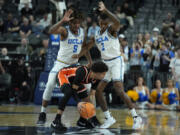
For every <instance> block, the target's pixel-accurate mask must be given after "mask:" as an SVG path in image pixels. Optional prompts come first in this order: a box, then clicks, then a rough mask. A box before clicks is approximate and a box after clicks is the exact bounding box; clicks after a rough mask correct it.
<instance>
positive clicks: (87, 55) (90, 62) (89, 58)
mask: <svg viewBox="0 0 180 135" xmlns="http://www.w3.org/2000/svg"><path fill="white" fill-rule="evenodd" d="M86 42H87V32H85V38H84V42H83V46H85V45H86ZM84 56H85V57H86V59H87V61H88V67H91V65H92V58H91V55H90V52H89V50H87V51H86V53H85V54H84Z"/></svg>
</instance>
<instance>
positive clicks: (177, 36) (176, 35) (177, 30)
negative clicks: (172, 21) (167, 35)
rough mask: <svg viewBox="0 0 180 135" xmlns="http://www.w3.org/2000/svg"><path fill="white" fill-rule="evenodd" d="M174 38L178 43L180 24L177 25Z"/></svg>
mask: <svg viewBox="0 0 180 135" xmlns="http://www.w3.org/2000/svg"><path fill="white" fill-rule="evenodd" d="M173 39H174V42H176V43H177V41H178V40H180V24H176V25H175V29H174V33H173Z"/></svg>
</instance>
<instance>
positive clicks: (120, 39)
mask: <svg viewBox="0 0 180 135" xmlns="http://www.w3.org/2000/svg"><path fill="white" fill-rule="evenodd" d="M124 38H125V35H124V34H119V42H120V44H122V41H123V40H124Z"/></svg>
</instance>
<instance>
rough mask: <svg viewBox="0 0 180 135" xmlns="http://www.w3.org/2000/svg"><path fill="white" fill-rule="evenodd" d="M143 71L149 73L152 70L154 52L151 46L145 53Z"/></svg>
mask: <svg viewBox="0 0 180 135" xmlns="http://www.w3.org/2000/svg"><path fill="white" fill-rule="evenodd" d="M142 57H143V66H144V68H143V71H145V72H147V71H148V70H149V69H150V65H151V61H152V50H151V47H150V46H147V47H146V48H145V50H144V53H143V56H142Z"/></svg>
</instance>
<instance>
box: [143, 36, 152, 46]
mask: <svg viewBox="0 0 180 135" xmlns="http://www.w3.org/2000/svg"><path fill="white" fill-rule="evenodd" d="M150 38H151V35H150V34H149V33H146V34H145V35H144V39H143V47H147V46H149V45H150V46H151V44H152V42H151V40H150Z"/></svg>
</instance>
